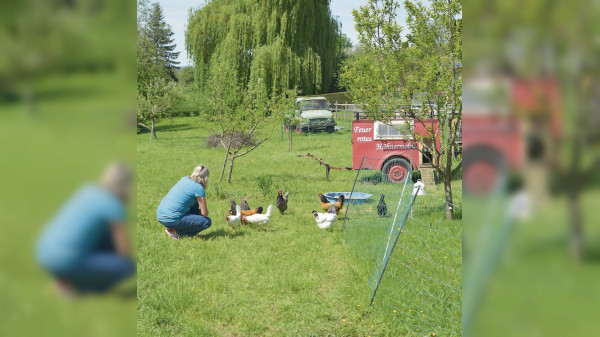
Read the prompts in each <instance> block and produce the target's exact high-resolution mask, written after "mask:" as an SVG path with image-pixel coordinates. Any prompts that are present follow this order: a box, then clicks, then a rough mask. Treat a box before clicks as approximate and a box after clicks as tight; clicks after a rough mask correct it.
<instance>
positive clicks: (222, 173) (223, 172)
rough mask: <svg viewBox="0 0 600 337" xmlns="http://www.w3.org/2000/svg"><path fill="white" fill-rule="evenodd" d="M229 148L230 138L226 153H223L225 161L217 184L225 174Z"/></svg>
mask: <svg viewBox="0 0 600 337" xmlns="http://www.w3.org/2000/svg"><path fill="white" fill-rule="evenodd" d="M230 148H231V138H230V140H229V144H228V145H227V153H225V161H224V162H223V168H222V169H221V178H219V182H222V181H223V175H224V174H225V167H227V158H229V149H230Z"/></svg>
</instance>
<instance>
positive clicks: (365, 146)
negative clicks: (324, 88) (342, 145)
mask: <svg viewBox="0 0 600 337" xmlns="http://www.w3.org/2000/svg"><path fill="white" fill-rule="evenodd" d="M423 124H425V125H427V126H433V128H434V130H437V125H438V122H437V119H427V120H425V121H423V123H420V122H419V121H417V120H415V119H413V118H405V119H395V120H392V121H391V122H390V123H387V124H386V123H382V122H378V121H372V120H368V119H357V120H354V121H353V122H352V168H353V169H355V170H357V169H360V168H361V162H362V167H363V168H367V169H373V170H381V173H382V175H383V177H384V179H387V180H388V181H391V182H394V183H399V182H402V181H404V179H406V177H407V174H408V172H409V171H412V169H419V168H420V167H421V165H423V164H427V163H431V160H432V156H431V155H428V153H432V151H428V149H432V148H433V146H434V145H433V139H430V140H427V139H425V140H424V141H423V143H421V142H419V141H417V140H416V139H415V138H414V135H415V134H420V135H427V134H428V133H427V132H426V131H425V126H424V125H423ZM435 146H437V148H438V149H439V148H440V143H439V140H438V141H437V142H436V144H435ZM363 157H364V162H363Z"/></svg>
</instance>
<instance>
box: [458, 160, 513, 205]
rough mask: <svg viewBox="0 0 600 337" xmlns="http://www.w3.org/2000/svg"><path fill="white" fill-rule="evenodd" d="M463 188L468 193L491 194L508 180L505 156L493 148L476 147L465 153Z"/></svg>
mask: <svg viewBox="0 0 600 337" xmlns="http://www.w3.org/2000/svg"><path fill="white" fill-rule="evenodd" d="M462 171H463V172H462V173H463V190H464V191H465V192H466V193H471V194H478V195H485V194H490V193H491V192H492V191H493V190H494V189H495V188H496V187H497V186H498V185H499V184H501V183H502V182H503V181H505V180H506V174H507V171H508V168H507V163H506V161H505V158H504V156H503V155H502V154H501V153H499V152H497V151H495V150H492V149H486V148H475V149H469V150H467V151H465V154H464V155H463V170H462Z"/></svg>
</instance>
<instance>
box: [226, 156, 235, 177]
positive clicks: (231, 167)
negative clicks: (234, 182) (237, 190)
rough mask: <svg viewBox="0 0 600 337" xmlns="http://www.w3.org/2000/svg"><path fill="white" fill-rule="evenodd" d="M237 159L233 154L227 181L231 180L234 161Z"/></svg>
mask: <svg viewBox="0 0 600 337" xmlns="http://www.w3.org/2000/svg"><path fill="white" fill-rule="evenodd" d="M234 160H235V156H231V164H229V177H227V182H228V183H230V182H231V173H232V172H233V161H234Z"/></svg>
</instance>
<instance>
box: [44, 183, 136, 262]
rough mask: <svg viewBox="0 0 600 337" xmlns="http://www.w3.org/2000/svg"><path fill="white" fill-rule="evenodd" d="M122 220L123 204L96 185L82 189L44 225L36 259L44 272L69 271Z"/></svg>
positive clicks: (123, 216)
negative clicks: (45, 269)
mask: <svg viewBox="0 0 600 337" xmlns="http://www.w3.org/2000/svg"><path fill="white" fill-rule="evenodd" d="M124 220H125V208H124V206H123V203H122V202H121V201H120V200H119V199H118V198H117V197H116V196H115V195H113V194H111V193H110V192H108V191H106V190H105V189H103V188H101V187H100V186H97V185H86V186H84V187H83V188H81V189H80V190H79V191H78V192H77V193H75V195H74V196H73V197H72V198H71V199H69V200H68V201H67V202H66V203H65V205H63V207H62V208H61V209H60V211H59V212H58V213H57V214H56V215H55V216H54V218H53V219H52V220H51V221H50V222H49V223H48V225H47V226H46V229H45V230H44V232H43V234H42V235H41V237H40V239H39V241H38V245H37V259H38V261H39V262H40V263H41V264H42V265H43V266H44V267H46V268H49V269H52V270H61V269H64V268H69V267H71V266H73V265H75V264H76V263H78V262H79V261H81V259H83V258H85V257H87V256H88V255H90V254H91V253H92V252H94V251H95V250H96V249H97V246H98V244H99V242H100V241H102V240H103V239H105V238H106V237H107V236H109V235H111V228H110V225H111V224H113V223H116V222H119V223H122V222H123V221H124Z"/></svg>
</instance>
